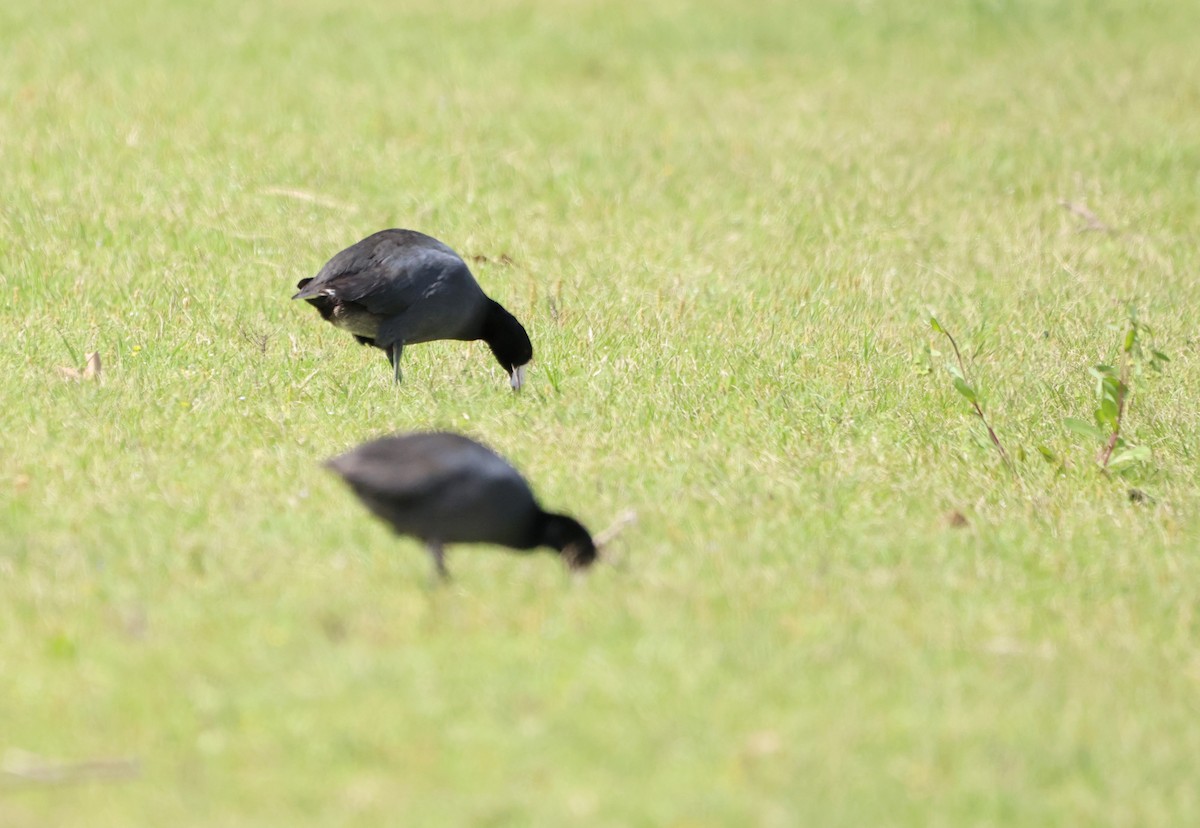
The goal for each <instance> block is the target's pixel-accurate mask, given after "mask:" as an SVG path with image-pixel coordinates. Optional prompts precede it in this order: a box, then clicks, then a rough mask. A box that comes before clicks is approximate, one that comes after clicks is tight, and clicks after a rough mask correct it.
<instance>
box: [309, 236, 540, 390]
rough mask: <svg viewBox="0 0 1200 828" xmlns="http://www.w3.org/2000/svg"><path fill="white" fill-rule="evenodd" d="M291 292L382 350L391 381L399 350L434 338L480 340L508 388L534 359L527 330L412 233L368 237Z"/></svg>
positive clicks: (461, 267) (454, 257)
mask: <svg viewBox="0 0 1200 828" xmlns="http://www.w3.org/2000/svg"><path fill="white" fill-rule="evenodd" d="M296 287H297V288H299V289H300V292H299V293H297V294H296V295H295V296H293V297H292V298H293V299H304V300H305V301H307V302H308V303H309V304H310V305H312V306H313V307H314V308H316V309H317V310H318V311H320V313H321V317H322V318H323V319H325V320H326V321H328V322H331V323H333V325H334V327H337V328H341V329H342V330H344V331H349V332H350V333H351V334H353V335H354V338H355V339H357V340H358V341H359V342H360V343H361V344H363V345H374V346H375V347H376V348H380V349H382V350H383V351H384V352H385V353H387V357H388V360H389V361H390V362H391V363H392V370H393V371H394V374H395V378H396V382H397V383H398V382H400V354H401V353H402V352H403V351H404V346H405V345H414V344H416V343H418V342H429V341H431V340H434V339H460V340H466V341H470V340H476V339H482V340H483V341H484V342H486V343H487V344H488V347H489V348H491V349H492V353H493V354H494V355H495V356H496V360H497V361H498V362H499V363H500V365H501V366H502V367H503V368H504V370H505V371H507V372H508V375H509V381H510V383H511V384H512V387H513V389H514V390H516V389H519V388H520V387H521V384H522V383H523V382H524V381H525V366H526V364H528V362H529V361H530V360H531V359H533V346H532V345H531V344H530V342H529V335H528V334H526V333H525V328H524V327H522V326H521V323H520V322H518V321H517V319H516V317H515V316H513V315H512V314H511V313H509V312H508V311H506V310H505V309H504V308H503V307H501V306H500V303H498V302H496V301H494V300H492V299H490V298H488V296H487V295H486V294H485V293H484V292H483V290H482V289H481V288H480V287H479V283H478V282H476V281H475V277H474V276H472V275H471V271H470V269H469V268H468V267H467V264H466V262H464V261H463V260H462V258H461V257H460V256H459V255H458V254H457V253H455V252H454V251H453V250H451V249H450V248H449V247H447V246H446V245H444V244H442V243H441V242H440V241H438V240H437V239H435V238H431V237H430V236H426V235H425V234H423V233H418V232H416V231H414V230H381V231H380V232H378V233H376V234H374V235H373V236H368V237H367V238H365V239H363V240H362V241H360V242H359V243H358V244H355V245H352V246H350V247H347V248H346V249H345V250H343V251H342V252H341V253H338V254H337V255H336V256H334V257H333V258H332V259H330V260H329V261H328V262H327V263H326V264H325V266H324V267H323V268H321V272H320V273H318V274H317V275H316V276H315V277H313V278H311V279H301V280H300V283H299V284H297V285H296Z"/></svg>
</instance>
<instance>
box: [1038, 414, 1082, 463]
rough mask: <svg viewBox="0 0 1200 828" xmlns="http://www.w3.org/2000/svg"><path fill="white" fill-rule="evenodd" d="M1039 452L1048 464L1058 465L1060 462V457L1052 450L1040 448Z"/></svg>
mask: <svg viewBox="0 0 1200 828" xmlns="http://www.w3.org/2000/svg"><path fill="white" fill-rule="evenodd" d="M1084 425H1087V423H1084ZM1037 450H1038V454H1040V455H1042V457H1044V458H1045V460H1046V462H1047V463H1057V462H1058V455H1056V454H1055V453H1054V452H1052V451H1051V450H1050V449H1048V448H1046V447H1045V446H1038V447H1037Z"/></svg>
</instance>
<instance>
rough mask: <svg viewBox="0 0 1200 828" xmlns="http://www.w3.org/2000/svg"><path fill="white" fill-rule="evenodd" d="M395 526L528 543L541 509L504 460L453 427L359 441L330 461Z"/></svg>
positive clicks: (453, 537) (461, 538)
mask: <svg viewBox="0 0 1200 828" xmlns="http://www.w3.org/2000/svg"><path fill="white" fill-rule="evenodd" d="M329 465H330V466H331V467H332V468H333V469H334V470H335V471H337V472H338V473H339V474H341V475H342V477H343V478H345V480H346V482H347V483H349V484H350V486H351V487H352V488H353V489H354V491H355V493H356V494H358V496H359V497H360V498H362V500H363V502H364V503H366V504H367V505H368V506H369V507H370V509H371V511H373V512H374V513H375V514H376V515H378V516H379V517H381V518H383V519H384V520H386V521H387V522H388V523H390V524H391V525H392V526H393V527H394V528H395V529H396V531H398V532H400V533H402V534H407V535H413V536H415V537H418V538H423V539H427V540H430V539H433V540H438V541H441V542H443V543H495V544H501V545H504V546H509V547H512V548H514V549H530V548H532V547H533V546H534V545H535V544H536V541H537V537H536V534H535V521H536V520H537V518H538V515H539V513H540V509H539V507H538V505H537V502H536V500H535V499H534V496H533V492H532V491H531V490H530V488H529V486H528V484H527V483H526V482H525V480H524V479H523V478H522V477H521V475H520V474H519V473H518V472H517V470H516V469H514V468H513V467H512V466H511V465H509V463H508V461H506V460H505V459H504V458H502V457H500V456H499V455H497V454H496V453H494V452H492V451H491V450H489V449H487V448H485V447H483V446H481V445H479V444H478V443H475V442H474V441H472V440H469V439H467V438H466V437H462V436H461V435H458V434H450V433H432V434H415V435H410V436H407V437H405V438H404V439H403V440H397V439H391V438H384V439H381V440H376V441H373V442H371V443H366V444H364V445H362V446H360V447H358V448H357V449H354V450H353V451H350V452H347V453H346V454H343V455H340V456H338V457H335V458H333V459H332V460H330V461H329Z"/></svg>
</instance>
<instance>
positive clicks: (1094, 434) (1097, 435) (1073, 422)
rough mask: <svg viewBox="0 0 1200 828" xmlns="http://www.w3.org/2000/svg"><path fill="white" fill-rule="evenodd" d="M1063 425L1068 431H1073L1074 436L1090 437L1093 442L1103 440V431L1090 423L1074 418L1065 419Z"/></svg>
mask: <svg viewBox="0 0 1200 828" xmlns="http://www.w3.org/2000/svg"><path fill="white" fill-rule="evenodd" d="M1063 425H1064V426H1066V427H1067V429H1068V430H1070V431H1074V432H1075V433H1076V434H1081V435H1083V436H1084V437H1090V438H1091V439H1093V440H1103V439H1104V438H1105V436H1106V435H1105V434H1104V432H1103V431H1101V430H1100V429H1098V428H1096V427H1095V426H1094V425H1092V424H1091V423H1088V422H1084V421H1083V420H1078V419H1076V418H1074V417H1067V418H1066V419H1064V420H1063Z"/></svg>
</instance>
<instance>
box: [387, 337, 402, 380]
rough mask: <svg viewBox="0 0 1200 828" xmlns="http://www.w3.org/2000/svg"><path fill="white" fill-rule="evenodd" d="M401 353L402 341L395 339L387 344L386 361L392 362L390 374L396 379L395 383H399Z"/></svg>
mask: <svg viewBox="0 0 1200 828" xmlns="http://www.w3.org/2000/svg"><path fill="white" fill-rule="evenodd" d="M402 353H404V343H403V342H401V341H399V340H397V341H395V342H393V343H392V344H391V345H389V346H388V349H387V355H388V362H390V363H392V375H393V376H394V377H395V379H396V385H399V384H400V355H401V354H402Z"/></svg>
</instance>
